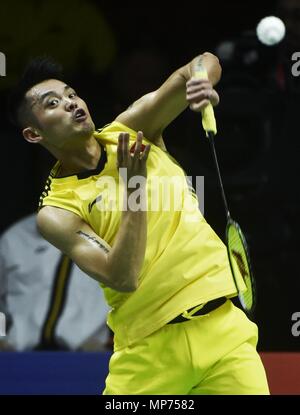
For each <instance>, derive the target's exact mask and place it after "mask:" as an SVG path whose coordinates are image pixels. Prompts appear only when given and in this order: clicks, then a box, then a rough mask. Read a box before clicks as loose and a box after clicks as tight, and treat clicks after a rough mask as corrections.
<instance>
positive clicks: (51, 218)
mask: <svg viewBox="0 0 300 415" xmlns="http://www.w3.org/2000/svg"><path fill="white" fill-rule="evenodd" d="M82 222H83V220H82V219H81V218H80V217H79V216H78V215H76V214H75V213H73V212H70V211H68V210H65V209H61V208H57V207H53V206H45V207H43V208H42V209H41V210H40V211H39V213H38V215H37V226H38V230H39V232H40V233H41V234H42V235H43V237H44V238H45V239H47V240H48V241H49V242H50V243H53V244H54V245H56V244H57V242H58V241H62V242H67V241H68V234H69V233H70V232H72V231H73V230H74V229H77V227H78V226H80V224H81V223H82Z"/></svg>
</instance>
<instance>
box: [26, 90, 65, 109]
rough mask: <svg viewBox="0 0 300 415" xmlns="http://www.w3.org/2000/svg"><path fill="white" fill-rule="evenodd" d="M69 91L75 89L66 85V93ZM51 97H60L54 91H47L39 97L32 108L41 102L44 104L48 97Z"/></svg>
mask: <svg viewBox="0 0 300 415" xmlns="http://www.w3.org/2000/svg"><path fill="white" fill-rule="evenodd" d="M67 89H73V88H72V87H70V86H69V85H65V86H64V91H66V90H67ZM49 95H56V96H57V95H58V93H57V92H56V91H53V90H51V91H47V92H44V93H43V94H42V95H41V96H39V98H38V99H37V100H36V101H35V102H33V104H32V105H31V107H33V106H34V105H35V104H37V103H41V102H43V101H44V99H45V98H46V97H48V96H49Z"/></svg>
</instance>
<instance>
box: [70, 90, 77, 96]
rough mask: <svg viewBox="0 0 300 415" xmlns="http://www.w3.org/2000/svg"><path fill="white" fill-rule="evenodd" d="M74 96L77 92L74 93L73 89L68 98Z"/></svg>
mask: <svg viewBox="0 0 300 415" xmlns="http://www.w3.org/2000/svg"><path fill="white" fill-rule="evenodd" d="M74 97H77V94H76V92H75V91H73V92H71V93H70V94H69V98H74Z"/></svg>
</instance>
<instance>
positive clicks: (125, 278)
mask: <svg viewBox="0 0 300 415" xmlns="http://www.w3.org/2000/svg"><path fill="white" fill-rule="evenodd" d="M109 282H110V284H108V285H109V286H110V288H112V289H114V290H116V291H119V292H121V293H131V292H134V291H136V290H137V288H138V277H137V276H136V275H129V274H126V275H125V273H122V279H120V274H118V275H110V278H109Z"/></svg>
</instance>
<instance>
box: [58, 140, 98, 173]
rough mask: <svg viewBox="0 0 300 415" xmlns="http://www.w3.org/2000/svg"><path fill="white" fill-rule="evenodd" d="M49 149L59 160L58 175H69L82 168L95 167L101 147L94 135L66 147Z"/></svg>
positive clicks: (78, 171) (89, 168) (90, 168)
mask: <svg viewBox="0 0 300 415" xmlns="http://www.w3.org/2000/svg"><path fill="white" fill-rule="evenodd" d="M51 150H52V151H51V152H52V154H53V155H54V156H55V157H56V158H57V159H58V160H59V161H60V170H59V173H58V175H59V176H69V175H73V174H77V173H80V172H81V171H83V170H92V169H95V168H96V167H97V164H98V162H99V159H100V157H101V147H100V145H99V143H98V142H97V140H96V138H95V137H94V136H91V137H89V138H88V139H86V140H82V141H80V142H79V143H76V145H72V147H70V148H67V149H66V148H64V149H57V148H56V149H55V150H53V149H51Z"/></svg>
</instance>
